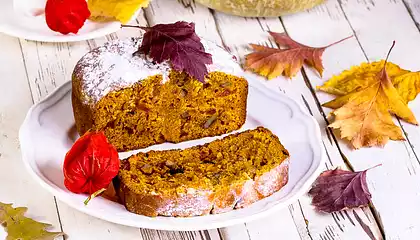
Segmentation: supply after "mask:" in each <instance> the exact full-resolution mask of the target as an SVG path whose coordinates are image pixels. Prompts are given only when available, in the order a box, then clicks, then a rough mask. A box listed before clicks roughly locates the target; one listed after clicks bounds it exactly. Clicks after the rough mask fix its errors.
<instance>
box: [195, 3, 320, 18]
mask: <svg viewBox="0 0 420 240" xmlns="http://www.w3.org/2000/svg"><path fill="white" fill-rule="evenodd" d="M196 2H198V3H201V4H203V5H205V6H207V7H209V8H212V9H215V10H217V11H221V12H225V13H228V14H232V15H238V16H243V17H278V16H282V15H285V14H291V13H296V12H300V11H303V10H306V9H309V8H312V7H315V6H316V5H319V4H321V3H323V2H325V0H196Z"/></svg>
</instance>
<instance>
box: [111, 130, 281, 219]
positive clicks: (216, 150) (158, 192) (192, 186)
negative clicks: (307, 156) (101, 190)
mask: <svg viewBox="0 0 420 240" xmlns="http://www.w3.org/2000/svg"><path fill="white" fill-rule="evenodd" d="M288 166H289V153H288V151H287V150H286V149H285V148H284V147H283V145H282V144H281V143H280V141H279V139H278V138H277V136H275V135H274V134H273V133H271V132H270V131H269V130H268V129H266V128H263V127H258V128H257V129H254V130H248V131H245V132H242V133H237V134H232V135H229V136H227V137H225V138H223V139H219V140H215V141H213V142H210V143H207V144H205V145H202V146H195V147H191V148H187V149H184V150H165V151H150V152H147V153H138V154H136V155H133V156H131V157H129V158H128V159H125V160H122V161H121V166H120V171H119V174H118V176H117V177H116V178H114V186H115V188H116V191H117V194H118V196H119V198H120V200H121V202H122V203H123V204H124V205H125V207H126V208H127V210H128V211H130V212H134V213H137V214H142V215H146V216H180V217H188V216H199V215H206V214H216V213H223V212H227V211H230V210H232V209H237V208H242V207H245V206H247V205H249V204H251V203H253V202H256V201H257V200H259V199H262V198H265V197H268V196H270V195H271V194H273V193H275V192H276V191H278V190H280V189H281V188H282V187H283V186H284V185H285V184H286V183H287V181H288V169H289V167H288Z"/></svg>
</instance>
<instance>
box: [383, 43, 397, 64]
mask: <svg viewBox="0 0 420 240" xmlns="http://www.w3.org/2000/svg"><path fill="white" fill-rule="evenodd" d="M394 46H395V40H394V41H392V46H391V48H390V49H389V51H388V54H387V55H386V58H385V66H386V63H387V62H388V58H389V54H391V51H392V49H393V48H394Z"/></svg>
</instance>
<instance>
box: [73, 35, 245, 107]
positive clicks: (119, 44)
mask: <svg viewBox="0 0 420 240" xmlns="http://www.w3.org/2000/svg"><path fill="white" fill-rule="evenodd" d="M141 41H142V38H128V39H124V40H116V41H111V42H108V43H106V44H105V45H103V46H101V47H98V48H96V49H94V50H92V51H91V52H89V53H87V54H86V55H85V56H84V57H83V58H82V59H80V61H79V62H78V63H77V65H76V67H75V71H74V74H75V76H76V77H77V78H78V79H80V80H81V81H82V82H81V91H82V93H83V95H84V96H85V99H84V102H85V103H91V104H94V103H96V102H98V101H99V100H100V99H101V98H102V97H104V96H105V95H106V94H108V93H109V92H111V91H116V90H120V89H122V88H126V87H130V86H131V85H133V84H135V83H137V82H139V81H142V80H143V79H146V78H148V77H150V76H154V75H158V74H160V75H162V78H163V83H164V82H166V81H167V80H168V75H169V72H170V70H171V66H170V64H169V63H168V62H163V63H159V64H158V63H154V62H153V61H152V60H151V59H150V58H148V57H146V56H144V55H142V54H136V55H133V53H134V52H136V51H137V50H138V47H139V46H140V44H141ZM201 42H202V43H203V45H204V47H205V49H206V52H208V53H210V54H212V58H213V64H211V65H208V66H207V69H208V71H209V72H213V71H222V72H225V73H229V74H233V75H240V74H241V73H242V69H241V67H240V66H239V64H238V63H237V62H236V60H235V59H234V57H233V56H232V55H231V54H230V53H228V52H227V51H225V50H224V49H222V48H221V47H219V46H217V45H216V44H215V43H213V42H210V41H206V40H202V41H201Z"/></svg>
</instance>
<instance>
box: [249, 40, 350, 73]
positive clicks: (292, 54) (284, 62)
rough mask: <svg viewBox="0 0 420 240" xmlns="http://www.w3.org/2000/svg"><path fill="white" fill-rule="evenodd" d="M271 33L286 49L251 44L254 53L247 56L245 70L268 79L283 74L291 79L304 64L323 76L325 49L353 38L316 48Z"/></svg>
mask: <svg viewBox="0 0 420 240" xmlns="http://www.w3.org/2000/svg"><path fill="white" fill-rule="evenodd" d="M269 33H270V35H271V36H272V37H273V38H274V40H275V42H276V43H277V44H278V45H279V46H284V47H286V48H285V49H279V48H270V47H265V46H262V45H257V44H250V46H251V47H252V49H253V50H254V52H252V53H250V54H248V55H246V56H245V68H246V69H250V70H252V71H254V72H256V73H258V74H260V75H262V76H264V77H267V78H268V79H272V78H275V77H278V76H280V75H282V74H284V75H285V76H287V77H290V78H291V77H293V76H295V75H296V74H297V72H298V71H299V70H300V69H301V68H302V66H303V63H306V64H308V65H309V66H311V67H314V68H315V69H316V70H317V71H318V73H319V74H320V75H321V76H322V72H323V70H324V66H323V65H322V54H323V53H324V51H325V49H327V48H328V47H330V46H332V45H335V44H337V43H340V42H342V41H344V40H346V39H348V38H350V37H352V36H350V37H347V38H344V39H342V40H340V41H337V42H335V43H332V44H330V45H328V46H325V47H320V48H315V47H309V46H306V45H303V44H300V43H298V42H296V41H294V40H293V39H291V38H290V37H289V36H287V34H286V33H276V32H269Z"/></svg>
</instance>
